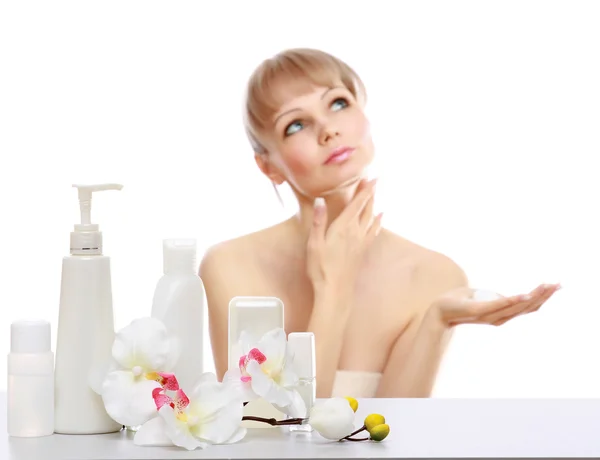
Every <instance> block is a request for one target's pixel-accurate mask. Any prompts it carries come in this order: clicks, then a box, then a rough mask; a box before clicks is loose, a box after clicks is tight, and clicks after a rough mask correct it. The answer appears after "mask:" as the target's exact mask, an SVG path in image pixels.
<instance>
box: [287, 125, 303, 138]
mask: <svg viewBox="0 0 600 460" xmlns="http://www.w3.org/2000/svg"><path fill="white" fill-rule="evenodd" d="M300 129H302V123H301V122H299V121H294V122H293V123H290V124H289V125H288V126H287V128H285V135H286V136H291V135H292V134H294V133H296V132H298V131H299V130H300Z"/></svg>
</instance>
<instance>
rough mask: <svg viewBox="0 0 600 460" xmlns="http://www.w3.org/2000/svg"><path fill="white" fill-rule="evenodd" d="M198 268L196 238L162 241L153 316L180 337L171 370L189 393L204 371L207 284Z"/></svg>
mask: <svg viewBox="0 0 600 460" xmlns="http://www.w3.org/2000/svg"><path fill="white" fill-rule="evenodd" d="M196 268H197V267H196V240H194V239H166V240H163V276H162V277H161V278H160V280H159V281H158V283H157V285H156V289H155V291H154V297H153V300H152V313H151V315H152V317H154V318H157V319H159V320H160V321H162V322H163V324H164V325H165V327H166V328H167V330H168V331H169V332H170V333H172V334H173V335H174V336H176V337H177V338H178V339H179V346H180V355H179V359H178V361H177V363H176V365H175V368H174V369H173V370H172V372H173V373H174V374H175V376H176V377H177V381H178V382H179V385H180V387H181V388H183V391H185V392H188V393H190V392H191V391H192V390H193V389H194V387H195V385H196V383H197V381H198V378H199V377H200V375H201V374H202V372H203V370H204V369H203V364H204V363H203V352H204V284H203V283H202V280H201V279H200V276H198V273H197V270H196Z"/></svg>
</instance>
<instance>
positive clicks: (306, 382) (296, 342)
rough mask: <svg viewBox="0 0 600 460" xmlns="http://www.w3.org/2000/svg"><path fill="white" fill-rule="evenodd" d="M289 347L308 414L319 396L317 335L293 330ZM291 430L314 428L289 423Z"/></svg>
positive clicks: (299, 391)
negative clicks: (316, 351)
mask: <svg viewBox="0 0 600 460" xmlns="http://www.w3.org/2000/svg"><path fill="white" fill-rule="evenodd" d="M288 347H289V348H290V350H291V351H292V355H293V356H294V358H293V364H292V369H293V370H294V372H295V373H296V375H297V376H298V387H297V388H296V389H297V390H298V393H300V396H301V397H302V400H303V401H304V404H305V405H306V414H305V415H304V417H308V416H309V415H310V410H311V409H312V407H313V405H314V404H315V399H316V397H317V381H316V372H317V369H316V359H315V335H314V334H313V333H312V332H291V333H290V334H289V335H288ZM289 429H290V431H302V432H310V431H313V428H312V427H311V426H310V425H309V424H308V423H304V424H302V425H289Z"/></svg>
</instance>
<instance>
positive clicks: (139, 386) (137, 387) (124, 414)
mask: <svg viewBox="0 0 600 460" xmlns="http://www.w3.org/2000/svg"><path fill="white" fill-rule="evenodd" d="M159 387H160V384H159V383H158V382H155V381H154V380H146V379H136V378H135V376H134V375H133V373H132V372H129V371H114V372H111V373H109V374H108V375H107V376H106V379H105V380H104V384H103V386H102V400H103V402H104V408H105V409H106V412H107V413H108V415H109V416H110V417H111V418H112V419H113V420H115V421H116V422H117V423H120V424H121V425H125V426H137V425H143V424H144V423H146V422H147V421H148V420H149V419H150V418H152V417H153V416H155V415H156V405H155V403H154V399H153V397H152V391H153V390H154V389H156V388H159Z"/></svg>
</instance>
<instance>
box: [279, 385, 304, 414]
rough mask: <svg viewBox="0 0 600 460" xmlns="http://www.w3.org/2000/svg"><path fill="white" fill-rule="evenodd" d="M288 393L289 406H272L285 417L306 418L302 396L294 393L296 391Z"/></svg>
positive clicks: (296, 392)
mask: <svg viewBox="0 0 600 460" xmlns="http://www.w3.org/2000/svg"><path fill="white" fill-rule="evenodd" d="M290 393H291V399H292V401H291V402H290V404H288V405H287V406H285V407H282V406H278V405H276V404H274V406H275V407H276V408H277V410H279V411H281V412H283V413H284V414H286V415H289V416H290V417H292V418H296V417H301V418H305V417H307V416H308V414H307V407H306V403H305V402H304V399H302V396H301V395H300V393H298V391H296V390H291V391H290Z"/></svg>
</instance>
